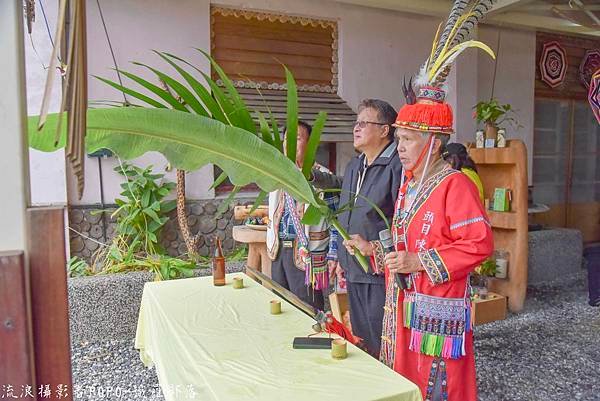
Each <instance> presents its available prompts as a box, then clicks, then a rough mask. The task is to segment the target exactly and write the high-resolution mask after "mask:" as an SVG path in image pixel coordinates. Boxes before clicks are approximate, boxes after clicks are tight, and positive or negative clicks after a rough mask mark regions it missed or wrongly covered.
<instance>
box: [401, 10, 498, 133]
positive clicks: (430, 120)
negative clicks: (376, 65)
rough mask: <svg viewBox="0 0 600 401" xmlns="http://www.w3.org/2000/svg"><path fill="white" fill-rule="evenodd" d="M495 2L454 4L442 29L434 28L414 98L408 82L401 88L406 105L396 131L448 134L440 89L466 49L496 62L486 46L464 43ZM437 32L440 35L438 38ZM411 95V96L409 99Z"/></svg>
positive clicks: (447, 114) (448, 119)
mask: <svg viewBox="0 0 600 401" xmlns="http://www.w3.org/2000/svg"><path fill="white" fill-rule="evenodd" d="M495 2H496V0H455V1H454V5H453V6H452V9H451V10H450V15H449V16H448V19H447V20H446V23H445V25H444V29H443V30H442V25H443V23H442V24H440V26H439V27H438V30H437V32H436V34H435V39H434V40H433V45H432V47H431V54H430V55H429V57H428V58H427V60H426V61H425V63H424V64H423V66H422V67H421V70H420V71H419V73H418V74H417V77H416V79H415V85H416V86H417V87H418V88H419V91H418V93H419V94H418V96H416V101H415V100H414V99H415V96H414V91H413V90H412V88H411V84H410V82H409V88H406V87H405V85H404V86H403V91H404V93H405V96H406V95H407V94H409V95H408V96H406V97H407V104H406V105H405V106H404V107H402V108H401V109H400V112H399V113H398V117H397V118H396V124H394V125H395V126H397V127H402V128H409V129H415V130H419V131H428V132H435V133H444V134H451V133H452V123H453V117H452V109H451V107H450V106H449V105H448V104H446V103H445V102H444V100H445V98H446V93H445V91H444V90H443V89H442V88H443V87H444V84H445V82H446V78H448V74H449V73H450V68H451V66H452V63H453V62H454V61H455V60H456V58H457V57H458V56H459V55H460V54H461V53H462V52H463V51H464V50H466V49H468V48H470V47H478V48H480V49H482V50H483V51H485V52H486V53H488V54H489V55H490V56H491V57H492V58H496V56H495V55H494V52H493V51H492V49H490V47H489V46H488V45H486V44H485V43H482V42H480V41H477V40H472V39H471V40H466V39H467V38H468V37H469V36H470V35H471V32H472V31H473V29H474V28H475V27H476V26H477V24H478V23H479V22H480V21H481V20H482V19H483V16H484V15H485V14H486V13H487V12H488V11H490V10H491V9H492V7H493V6H494V3H495ZM440 32H441V34H440ZM411 92H412V95H411Z"/></svg>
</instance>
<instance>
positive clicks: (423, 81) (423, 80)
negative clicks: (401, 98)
mask: <svg viewBox="0 0 600 401" xmlns="http://www.w3.org/2000/svg"><path fill="white" fill-rule="evenodd" d="M428 76H429V71H428V69H427V61H425V64H423V65H422V66H421V69H420V70H419V73H418V74H417V76H416V77H415V79H414V83H415V88H416V89H418V88H422V87H423V86H427V85H429V78H428Z"/></svg>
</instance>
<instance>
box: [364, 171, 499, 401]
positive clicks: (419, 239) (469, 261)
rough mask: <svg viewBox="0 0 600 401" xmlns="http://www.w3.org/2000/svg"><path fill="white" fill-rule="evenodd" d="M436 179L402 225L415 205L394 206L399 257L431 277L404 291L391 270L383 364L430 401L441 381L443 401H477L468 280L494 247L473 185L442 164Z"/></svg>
mask: <svg viewBox="0 0 600 401" xmlns="http://www.w3.org/2000/svg"><path fill="white" fill-rule="evenodd" d="M436 170H437V171H436ZM432 171H433V172H432V173H431V174H430V175H429V178H428V179H427V180H426V181H425V182H424V183H423V186H422V188H421V190H420V191H419V193H416V194H413V199H414V206H413V207H412V208H410V207H409V206H410V204H409V205H408V206H405V207H403V208H402V209H404V214H406V213H407V211H408V215H407V217H406V218H405V219H404V221H403V222H402V221H401V215H402V210H401V204H402V203H409V202H401V199H400V198H398V202H397V205H396V216H395V217H394V227H393V230H394V239H395V245H396V249H397V250H398V251H402V250H408V252H412V253H417V254H418V255H419V259H420V261H421V264H422V265H423V267H424V268H425V271H421V272H419V273H415V274H413V275H412V278H411V280H412V283H413V286H412V287H411V288H410V289H408V290H405V291H402V290H401V289H399V288H397V286H395V284H394V283H395V278H394V275H391V274H389V271H388V269H387V268H386V269H385V275H386V305H385V317H384V327H383V336H382V337H383V338H382V339H383V341H382V351H381V359H382V361H383V362H384V363H386V364H388V366H390V367H392V368H393V369H394V370H395V371H397V372H398V373H400V374H401V375H403V376H404V377H406V378H408V379H409V380H411V381H412V382H414V383H416V384H417V385H418V386H419V387H420V389H421V392H422V394H423V399H424V400H426V401H427V400H430V399H431V397H432V392H433V390H434V386H435V385H436V380H441V393H442V399H443V400H450V401H477V384H476V376H475V358H474V355H473V335H472V331H470V325H471V322H470V298H469V297H470V294H469V293H468V280H469V274H470V273H471V272H472V271H473V270H474V269H475V267H477V266H478V265H479V264H480V263H481V262H482V261H483V260H485V259H486V258H487V257H488V256H489V255H490V254H491V253H492V251H493V249H494V242H493V238H492V232H491V228H490V225H489V222H488V219H487V215H486V213H485V210H484V209H483V207H482V205H481V201H480V199H479V194H478V190H477V188H476V187H475V185H474V184H473V183H472V182H471V180H469V178H468V177H467V176H465V175H464V174H462V173H461V172H459V171H456V170H452V169H450V168H448V167H442V165H441V164H440V163H436V164H435V165H434V166H432ZM415 186H416V185H414V186H413V189H414V190H415V191H416V188H414V187H415ZM407 200H408V199H407ZM402 206H404V205H402ZM404 237H405V241H404ZM405 244H406V245H405ZM374 259H377V258H374ZM406 326H408V328H407V327H406ZM438 389H439V387H438Z"/></svg>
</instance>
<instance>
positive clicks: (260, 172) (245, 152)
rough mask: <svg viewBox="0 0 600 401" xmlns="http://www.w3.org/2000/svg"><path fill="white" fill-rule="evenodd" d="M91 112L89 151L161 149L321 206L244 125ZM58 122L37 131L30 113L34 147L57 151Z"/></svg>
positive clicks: (158, 113) (174, 114)
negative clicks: (55, 144) (214, 165)
mask: <svg viewBox="0 0 600 401" xmlns="http://www.w3.org/2000/svg"><path fill="white" fill-rule="evenodd" d="M87 114H88V116H87V117H88V125H87V127H88V130H87V136H86V145H87V152H88V153H92V152H94V151H96V150H98V149H102V148H105V149H110V150H111V151H113V152H114V153H115V154H116V155H118V156H119V157H121V158H123V159H126V160H129V159H133V158H136V157H139V156H141V155H143V154H144V153H146V152H149V151H157V152H160V153H162V154H163V155H164V156H165V157H166V158H167V160H168V161H169V162H170V163H171V165H172V166H173V167H175V168H178V169H181V170H186V171H193V170H196V169H198V168H200V167H202V166H204V165H205V164H208V163H214V164H216V165H218V166H219V167H221V168H222V169H223V171H225V172H226V173H227V175H228V176H229V178H230V180H231V182H232V183H233V184H234V185H237V186H242V185H247V184H249V183H253V182H254V183H256V184H257V185H258V186H259V187H260V188H261V189H262V190H263V191H266V192H270V191H273V190H276V189H284V190H285V191H287V192H288V193H289V194H290V195H291V196H292V197H294V198H295V199H296V200H298V201H300V202H304V203H307V204H313V205H317V201H316V199H315V197H314V194H313V191H312V189H311V187H310V185H309V184H308V182H307V181H306V179H305V178H304V176H303V175H302V172H301V171H299V170H298V168H297V167H296V166H295V164H294V163H292V162H291V161H289V160H287V159H286V158H285V156H284V155H282V154H281V153H280V152H278V151H277V149H275V148H274V147H273V146H271V145H269V144H267V143H264V142H263V141H262V140H261V139H260V138H259V137H257V136H256V135H254V134H252V133H250V132H248V131H245V130H243V129H240V128H236V127H231V126H228V125H225V124H223V123H221V122H218V121H215V120H213V119H210V118H207V117H203V116H199V115H195V114H190V113H187V112H179V111H174V110H166V109H145V108H138V107H123V108H107V109H91V110H88V113H87ZM57 124H58V115H57V114H52V115H49V116H48V121H47V123H46V124H45V126H44V128H43V129H42V131H40V132H36V126H37V121H36V117H30V118H29V141H30V146H31V147H32V148H35V149H38V150H41V151H53V150H56V147H54V134H55V132H56V127H57ZM63 126H66V124H64V125H63ZM64 143H65V133H64V131H63V132H62V133H61V136H60V141H59V144H60V145H61V146H64Z"/></svg>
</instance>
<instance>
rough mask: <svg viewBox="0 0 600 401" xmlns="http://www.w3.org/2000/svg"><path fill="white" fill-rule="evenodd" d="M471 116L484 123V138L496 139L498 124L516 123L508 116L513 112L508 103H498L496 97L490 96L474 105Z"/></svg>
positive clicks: (479, 122)
mask: <svg viewBox="0 0 600 401" xmlns="http://www.w3.org/2000/svg"><path fill="white" fill-rule="evenodd" d="M473 108H474V109H475V112H474V113H473V117H474V118H475V119H476V120H477V123H478V124H481V123H484V124H485V137H486V139H496V137H497V136H498V126H499V125H500V124H502V123H504V122H511V123H516V120H515V119H514V118H512V117H510V113H514V111H513V109H512V107H511V105H510V104H508V103H507V104H500V102H499V101H498V99H495V98H492V99H490V100H489V101H481V102H479V103H477V104H476V105H475V106H474V107H473Z"/></svg>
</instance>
